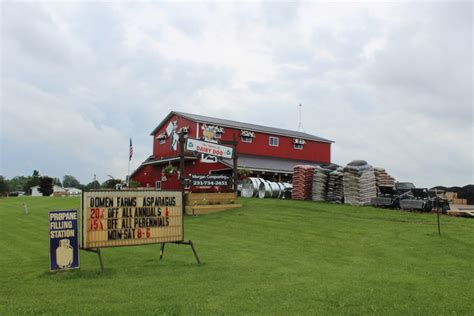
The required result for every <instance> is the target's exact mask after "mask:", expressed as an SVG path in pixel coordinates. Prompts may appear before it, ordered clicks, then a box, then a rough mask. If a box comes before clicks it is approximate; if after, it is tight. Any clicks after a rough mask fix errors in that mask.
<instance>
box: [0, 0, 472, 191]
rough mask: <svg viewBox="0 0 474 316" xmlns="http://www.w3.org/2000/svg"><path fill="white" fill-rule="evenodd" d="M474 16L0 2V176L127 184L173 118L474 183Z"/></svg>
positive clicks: (384, 6) (361, 6)
mask: <svg viewBox="0 0 474 316" xmlns="http://www.w3.org/2000/svg"><path fill="white" fill-rule="evenodd" d="M472 29H473V5H472V3H471V2H470V1H465V2H453V1H449V2H448V1H446V2H440V1H437V2H402V3H399V4H394V3H388V2H367V3H353V2H338V3H331V2H304V3H293V2H292V3H289V2H275V1H270V2H234V3H231V2H226V3H216V2H206V3H204V2H188V3H184V2H180V3H172V2H154V3H125V2H123V3H120V2H114V3H112V2H101V3H95V2H90V1H87V2H74V3H64V2H7V1H4V2H2V3H1V76H0V78H1V126H0V127H1V134H0V139H1V153H0V155H1V168H0V174H3V175H4V176H6V177H7V178H11V177H13V176H16V175H31V174H32V172H33V169H37V170H39V171H40V173H41V174H44V175H49V176H54V177H59V178H62V176H63V175H65V174H72V175H74V176H76V177H77V178H78V179H79V180H80V181H81V182H83V183H88V182H90V181H91V180H92V179H93V176H94V174H96V175H97V178H98V180H99V181H104V180H106V179H107V175H112V176H114V177H117V178H124V176H125V175H126V173H127V162H128V145H129V137H132V139H133V143H134V150H135V156H134V158H133V161H132V165H131V169H132V170H133V169H135V168H136V167H138V166H139V164H140V163H141V161H143V160H144V159H145V158H146V157H148V156H149V155H150V154H151V150H152V137H151V136H149V133H150V132H151V131H152V130H153V129H154V128H155V127H156V125H157V124H158V123H159V122H160V121H161V120H162V119H163V118H164V116H165V115H166V114H168V112H169V111H171V110H178V111H184V112H190V113H196V114H204V115H209V116H214V117H220V118H227V119H233V120H237V121H244V122H249V123H257V124H262V125H268V126H276V127H282V128H287V129H293V130H296V129H297V128H298V104H299V103H302V104H303V119H302V124H303V128H304V130H305V131H306V132H307V133H310V134H314V135H317V136H321V137H324V138H329V139H332V140H334V141H335V144H334V145H333V148H332V156H333V162H335V163H338V164H341V165H345V164H347V163H348V162H350V161H351V160H354V159H365V160H367V161H368V162H369V163H370V164H372V165H374V166H379V167H384V168H386V169H387V171H388V172H389V173H390V174H392V175H393V176H394V177H395V178H396V179H397V180H399V181H412V182H414V183H415V184H416V185H417V186H433V185H438V184H439V185H447V186H451V185H461V186H462V185H466V184H468V183H474V163H473V161H474V143H473V134H474V129H473V121H474V114H473V81H472V76H473V61H472V59H473V46H472V44H473V31H472Z"/></svg>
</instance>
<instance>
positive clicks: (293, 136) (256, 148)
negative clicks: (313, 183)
mask: <svg viewBox="0 0 474 316" xmlns="http://www.w3.org/2000/svg"><path fill="white" fill-rule="evenodd" d="M180 132H184V134H185V136H186V137H190V138H196V139H206V140H209V137H212V138H213V139H214V140H217V141H219V140H222V141H232V140H233V137H235V138H236V139H237V142H238V145H237V155H238V167H239V168H245V169H247V170H249V171H250V175H251V176H258V177H262V178H265V179H270V180H274V181H276V180H277V181H282V180H288V179H289V178H291V176H292V173H293V166H294V165H296V164H321V163H329V162H331V143H333V141H331V140H328V139H324V138H321V137H317V136H314V135H310V134H306V133H302V132H297V131H290V130H286V129H281V128H276V127H267V126H262V125H255V124H248V123H242V122H236V121H230V120H227V119H218V118H213V117H208V116H202V115H196V114H189V113H182V112H175V111H172V112H170V113H169V114H168V115H167V116H166V117H165V119H164V120H163V121H161V123H160V124H159V125H158V126H157V127H156V128H155V129H154V130H153V131H152V132H151V134H150V135H152V136H153V154H152V155H151V156H150V157H148V158H147V159H146V160H145V161H144V162H143V163H142V164H141V165H140V166H139V167H138V168H137V170H135V171H134V172H133V173H132V174H131V180H133V181H137V182H139V183H140V184H141V185H142V186H145V187H156V188H159V189H178V188H179V181H178V177H177V175H174V176H171V177H170V176H168V177H167V176H165V174H164V173H163V169H164V168H165V167H167V166H168V165H170V164H171V165H172V166H175V167H178V166H179V143H178V133H180ZM190 173H191V174H210V173H227V174H231V173H232V160H230V159H221V160H217V159H216V158H215V157H212V156H205V155H199V156H194V155H191V154H190V155H186V156H185V174H190Z"/></svg>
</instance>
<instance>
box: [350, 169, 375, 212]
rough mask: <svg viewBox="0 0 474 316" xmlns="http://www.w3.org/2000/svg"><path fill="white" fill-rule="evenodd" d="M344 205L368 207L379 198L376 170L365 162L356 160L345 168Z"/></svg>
mask: <svg viewBox="0 0 474 316" xmlns="http://www.w3.org/2000/svg"><path fill="white" fill-rule="evenodd" d="M343 183H344V203H347V204H354V205H368V204H370V200H371V199H372V198H374V197H376V196H377V187H376V183H375V173H374V168H373V167H372V166H371V165H369V164H368V163H367V161H364V160H354V161H351V162H350V163H349V164H347V166H346V167H344V176H343Z"/></svg>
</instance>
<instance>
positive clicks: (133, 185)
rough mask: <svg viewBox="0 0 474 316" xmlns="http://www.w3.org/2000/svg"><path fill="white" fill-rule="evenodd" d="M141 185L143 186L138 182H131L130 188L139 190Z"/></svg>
mask: <svg viewBox="0 0 474 316" xmlns="http://www.w3.org/2000/svg"><path fill="white" fill-rule="evenodd" d="M140 185H141V184H140V182H138V181H130V182H129V183H128V187H129V188H138V187H139V186H140Z"/></svg>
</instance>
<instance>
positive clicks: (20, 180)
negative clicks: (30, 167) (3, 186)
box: [6, 176, 31, 192]
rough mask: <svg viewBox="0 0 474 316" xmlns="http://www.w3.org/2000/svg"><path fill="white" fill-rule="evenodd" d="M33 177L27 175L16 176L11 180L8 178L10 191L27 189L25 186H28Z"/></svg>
mask: <svg viewBox="0 0 474 316" xmlns="http://www.w3.org/2000/svg"><path fill="white" fill-rule="evenodd" d="M30 178H31V177H25V176H16V177H13V178H11V179H10V180H6V181H7V182H8V186H9V187H10V191H11V192H12V191H25V187H27V183H28V181H29V180H30Z"/></svg>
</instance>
